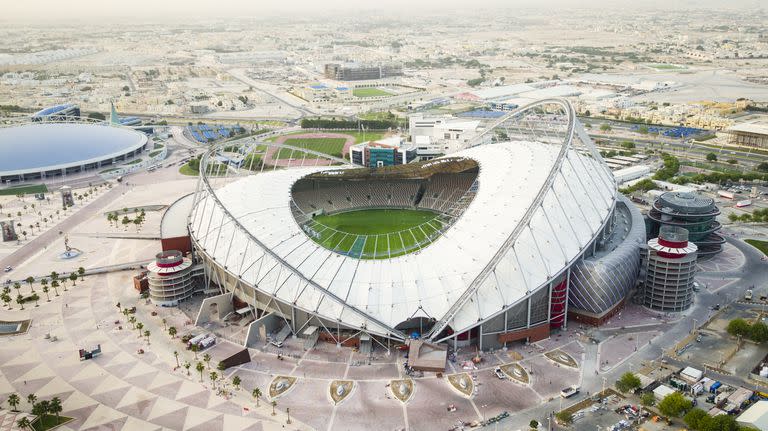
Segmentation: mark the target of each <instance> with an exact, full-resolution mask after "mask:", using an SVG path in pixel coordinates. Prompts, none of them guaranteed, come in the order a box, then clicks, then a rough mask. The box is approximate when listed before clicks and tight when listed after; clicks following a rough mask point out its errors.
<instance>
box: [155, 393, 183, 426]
mask: <svg viewBox="0 0 768 431" xmlns="http://www.w3.org/2000/svg"><path fill="white" fill-rule="evenodd" d="M184 408H186V406H185V405H184V404H181V403H177V402H176V401H171V400H167V399H165V398H158V399H157V402H156V403H155V405H154V406H153V407H152V412H150V413H149V416H147V420H148V421H150V422H154V419H156V418H158V417H160V416H165V415H167V414H169V413H173V412H177V411H179V410H182V409H184Z"/></svg>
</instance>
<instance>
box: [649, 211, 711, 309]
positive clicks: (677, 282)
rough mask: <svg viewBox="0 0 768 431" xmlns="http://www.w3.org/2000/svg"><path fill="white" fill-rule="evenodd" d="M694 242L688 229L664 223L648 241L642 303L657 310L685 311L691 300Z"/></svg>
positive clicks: (694, 262) (694, 272) (694, 260)
mask: <svg viewBox="0 0 768 431" xmlns="http://www.w3.org/2000/svg"><path fill="white" fill-rule="evenodd" d="M697 250H698V247H696V244H694V243H691V242H688V231H687V230H685V229H683V228H681V227H675V226H663V227H662V228H661V232H660V233H659V237H658V238H654V239H651V240H649V241H648V251H647V254H646V256H645V281H644V283H643V296H642V300H643V305H645V306H646V307H648V308H650V309H652V310H657V311H665V312H666V311H684V310H687V309H688V307H690V306H691V304H692V303H693V278H694V276H695V275H696V257H697V253H696V252H697Z"/></svg>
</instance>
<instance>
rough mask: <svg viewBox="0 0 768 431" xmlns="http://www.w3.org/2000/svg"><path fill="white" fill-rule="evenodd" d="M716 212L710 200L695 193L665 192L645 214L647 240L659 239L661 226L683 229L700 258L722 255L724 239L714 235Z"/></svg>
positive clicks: (716, 226)
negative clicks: (647, 231)
mask: <svg viewBox="0 0 768 431" xmlns="http://www.w3.org/2000/svg"><path fill="white" fill-rule="evenodd" d="M718 215H720V209H718V208H717V206H716V205H715V201H714V199H711V198H708V197H706V196H702V195H699V194H696V193H688V192H667V193H664V194H662V195H661V196H659V197H658V199H656V201H655V202H654V203H653V206H651V210H650V211H649V212H648V218H650V220H651V231H650V235H651V237H653V236H657V235H659V229H660V228H661V227H662V226H672V227H681V228H685V229H686V230H687V231H688V235H689V238H690V241H691V242H693V243H695V244H696V246H697V247H698V250H699V251H698V255H699V256H700V257H709V256H712V255H715V254H717V253H719V252H720V251H722V249H723V244H724V243H725V238H723V237H722V236H721V235H720V234H719V233H718V232H719V231H720V227H721V226H720V222H718V221H717V220H716V218H717V216H718Z"/></svg>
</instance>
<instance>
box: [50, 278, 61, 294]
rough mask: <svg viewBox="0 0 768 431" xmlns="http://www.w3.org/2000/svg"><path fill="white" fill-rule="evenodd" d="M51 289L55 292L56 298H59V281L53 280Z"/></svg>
mask: <svg viewBox="0 0 768 431" xmlns="http://www.w3.org/2000/svg"><path fill="white" fill-rule="evenodd" d="M51 287H52V288H53V291H54V292H56V296H59V289H58V287H59V280H53V281H52V282H51Z"/></svg>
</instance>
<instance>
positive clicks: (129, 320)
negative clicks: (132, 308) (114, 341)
mask: <svg viewBox="0 0 768 431" xmlns="http://www.w3.org/2000/svg"><path fill="white" fill-rule="evenodd" d="M126 311H128V310H126ZM128 322H129V323H130V324H131V327H132V328H133V329H136V316H130V317H129V318H128Z"/></svg>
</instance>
